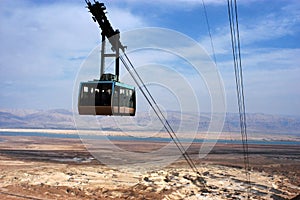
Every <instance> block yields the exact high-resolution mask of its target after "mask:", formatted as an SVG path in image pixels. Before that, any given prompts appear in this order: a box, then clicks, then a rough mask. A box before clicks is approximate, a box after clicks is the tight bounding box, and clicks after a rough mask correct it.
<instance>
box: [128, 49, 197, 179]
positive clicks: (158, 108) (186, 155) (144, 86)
mask: <svg viewBox="0 0 300 200" xmlns="http://www.w3.org/2000/svg"><path fill="white" fill-rule="evenodd" d="M124 55H125V57H126V59H127V61H128V62H129V64H130V66H131V68H132V69H133V71H134V73H135V75H136V76H137V77H138V79H139V81H140V83H141V85H142V87H143V88H145V90H146V92H147V94H148V95H149V97H150V99H151V100H152V102H153V103H154V106H155V108H156V109H157V111H158V113H159V114H160V116H161V118H162V123H163V122H164V123H166V125H167V127H168V129H169V131H168V133H169V135H170V136H171V138H172V140H173V141H175V140H176V141H177V143H178V146H177V144H176V146H177V147H178V148H180V149H181V153H182V155H183V156H184V157H187V159H188V160H190V161H189V162H190V163H191V165H192V166H193V168H194V169H195V170H194V171H195V172H196V173H197V174H199V172H198V170H197V167H196V165H195V163H194V162H193V161H192V159H191V158H190V156H189V154H187V153H186V150H185V148H184V147H183V145H182V143H181V142H180V140H179V138H178V137H177V135H176V134H175V131H174V130H173V128H172V126H171V125H170V123H169V121H168V120H167V119H166V117H165V115H164V114H163V112H162V111H161V109H160V107H159V106H158V104H157V103H156V101H155V99H154V98H153V96H152V95H151V93H150V91H149V90H148V88H147V86H146V85H145V83H144V81H143V80H142V78H141V77H140V75H139V74H138V72H137V71H136V69H135V67H134V66H133V64H132V62H131V61H130V59H129V58H128V56H127V54H126V53H125V52H124ZM152 109H153V108H152Z"/></svg>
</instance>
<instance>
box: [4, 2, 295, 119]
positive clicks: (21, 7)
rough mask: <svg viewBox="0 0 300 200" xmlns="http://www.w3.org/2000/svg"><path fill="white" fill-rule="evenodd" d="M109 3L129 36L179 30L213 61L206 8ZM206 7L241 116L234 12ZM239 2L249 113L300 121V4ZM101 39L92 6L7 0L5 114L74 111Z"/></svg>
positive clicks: (229, 94)
mask: <svg viewBox="0 0 300 200" xmlns="http://www.w3.org/2000/svg"><path fill="white" fill-rule="evenodd" d="M103 2H104V3H105V5H106V7H107V10H108V17H109V19H110V21H111V23H112V24H113V27H114V28H115V29H116V28H118V29H120V31H121V33H122V32H126V31H131V30H134V29H137V28H144V27H161V28H168V29H173V30H175V31H178V32H180V33H183V34H185V35H187V36H188V37H191V38H192V39H193V40H195V41H197V42H199V43H200V44H201V45H202V46H203V47H204V48H205V49H206V51H207V52H209V54H210V55H212V52H211V46H210V40H209V36H208V32H207V25H206V21H205V18H204V12H203V6H202V1H201V0H186V1H184V0H172V1H170V0H157V1H141V0H122V1H121V0H119V1H108V0H106V1H103ZM204 2H205V5H206V8H207V14H208V20H209V24H210V28H211V33H212V37H213V42H214V46H215V53H216V54H215V55H216V58H217V65H218V70H219V72H220V75H221V77H222V79H223V81H224V88H225V93H226V100H227V111H228V112H237V105H236V96H235V85H234V71H233V65H232V56H231V46H230V35H229V25H228V16H227V7H226V6H227V4H226V1H225V0H206V1H204ZM237 2H238V9H239V22H240V34H241V45H242V46H241V47H242V58H243V60H242V62H243V67H244V81H245V95H246V110H247V112H251V113H254V112H259V113H272V114H291V115H299V113H300V79H299V78H300V76H299V74H300V56H299V55H300V42H299V41H300V3H299V1H297V0H294V1H293V0H289V1H283V0H282V1H280V0H278V1H271V0H240V1H239V0H238V1H237ZM99 33H100V30H99V29H98V27H97V25H96V24H95V23H94V22H93V21H92V19H91V15H90V13H88V11H87V9H86V8H85V2H84V0H82V1H81V0H76V1H73V0H72V1H71V0H66V1H62V0H61V1H59V0H53V1H40V0H35V1H34V0H32V1H30V0H28V1H25V0H21V1H17V0H15V1H11V0H2V1H1V2H0V44H1V46H0V56H1V58H0V84H1V88H0V108H25V109H31V108H32V109H51V108H67V109H70V108H71V107H72V93H73V87H74V82H75V79H76V75H77V73H78V71H79V69H80V65H81V63H82V62H83V60H84V59H85V58H86V57H87V56H88V54H89V52H90V51H91V50H92V49H93V48H94V47H95V46H96V45H97V44H99V37H98V36H99ZM121 37H122V35H121ZM125 45H126V44H125ZM129 48H130V47H129Z"/></svg>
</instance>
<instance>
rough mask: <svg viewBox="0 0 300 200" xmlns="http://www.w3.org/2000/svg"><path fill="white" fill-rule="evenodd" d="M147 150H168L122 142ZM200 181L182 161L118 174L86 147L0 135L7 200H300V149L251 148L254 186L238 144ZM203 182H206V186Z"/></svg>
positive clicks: (203, 164)
mask: <svg viewBox="0 0 300 200" xmlns="http://www.w3.org/2000/svg"><path fill="white" fill-rule="evenodd" d="M115 143H116V144H118V145H119V146H120V147H126V148H128V149H130V148H132V149H133V150H135V151H136V150H137V149H138V150H139V151H145V150H149V149H151V148H154V147H155V148H157V145H164V144H163V143H159V144H157V143H150V142H147V143H145V142H135V143H134V144H133V143H131V142H128V141H127V142H124V141H116V142H115ZM198 149H199V144H193V145H192V146H191V147H190V148H189V150H188V152H189V153H190V155H191V156H192V158H193V159H194V161H195V163H196V165H197V167H198V169H199V171H200V173H201V176H199V175H196V174H195V173H194V172H193V171H192V170H191V169H190V168H189V167H188V166H187V164H186V163H185V161H184V160H183V159H182V158H180V159H178V160H177V161H176V162H174V163H172V164H171V165H169V166H165V167H164V168H157V167H155V166H152V169H151V167H150V169H147V170H145V169H133V168H126V167H122V168H111V167H109V166H106V165H104V164H102V163H100V162H99V161H97V160H96V159H94V157H93V156H92V155H91V154H90V153H89V152H88V151H87V150H86V148H85V147H84V146H83V145H82V143H81V141H80V140H77V139H55V138H45V137H13V136H0V199H8V200H10V199H64V200H65V199H191V200H192V199H247V196H249V199H293V198H298V199H299V198H300V197H299V194H300V192H299V191H300V178H299V177H300V149H299V147H297V146H279V145H277V146H266V145H252V146H250V165H251V171H250V178H251V182H250V185H249V184H248V183H247V182H246V176H245V171H244V169H243V159H242V158H243V157H242V150H241V147H240V146H239V145H224V144H222V145H221V144H218V145H216V146H215V147H214V149H213V150H212V151H211V153H210V154H209V155H208V156H207V157H205V158H202V159H199V157H197V156H196V155H197V152H198ZM203 180H204V181H203Z"/></svg>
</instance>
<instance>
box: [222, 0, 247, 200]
mask: <svg viewBox="0 0 300 200" xmlns="http://www.w3.org/2000/svg"><path fill="white" fill-rule="evenodd" d="M227 7H228V18H229V25H230V35H231V45H232V55H233V64H234V72H235V82H236V91H237V101H238V108H239V119H240V129H241V136H242V145H243V153H244V166H245V173H246V179H247V185H248V187H247V195H248V196H247V198H248V199H249V191H250V187H251V185H250V184H251V181H250V172H249V171H250V164H249V149H248V136H247V126H246V111H245V100H244V99H245V97H244V83H243V70H242V59H241V48H240V35H239V26H238V11H237V3H236V0H234V2H233V1H232V0H227Z"/></svg>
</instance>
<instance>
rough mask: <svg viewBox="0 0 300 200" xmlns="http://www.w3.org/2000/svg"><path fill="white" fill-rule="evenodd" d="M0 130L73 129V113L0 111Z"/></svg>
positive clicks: (58, 111)
mask: <svg viewBox="0 0 300 200" xmlns="http://www.w3.org/2000/svg"><path fill="white" fill-rule="evenodd" d="M0 128H42V129H43V128H49V129H74V128H75V126H74V122H73V113H72V112H71V111H68V110H64V109H56V110H22V109H20V110H16V109H13V110H10V109H0Z"/></svg>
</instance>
